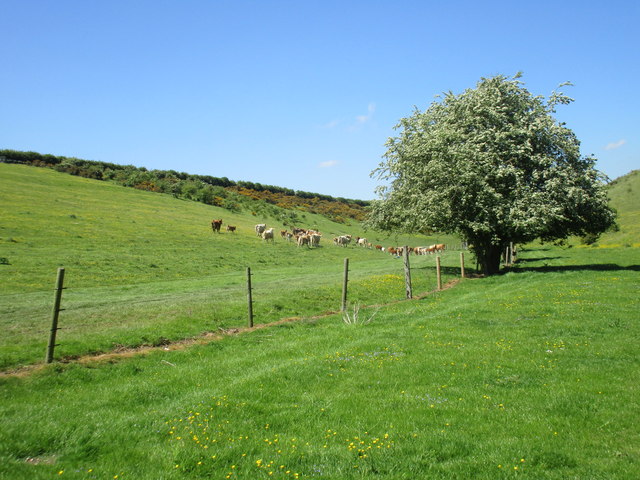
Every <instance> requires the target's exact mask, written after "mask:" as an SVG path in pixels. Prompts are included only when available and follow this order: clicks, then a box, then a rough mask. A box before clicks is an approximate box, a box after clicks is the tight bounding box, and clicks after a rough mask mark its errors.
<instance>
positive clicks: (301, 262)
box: [0, 163, 458, 368]
mask: <svg viewBox="0 0 640 480" xmlns="http://www.w3.org/2000/svg"><path fill="white" fill-rule="evenodd" d="M0 183H1V184H2V187H3V188H2V189H0V205H2V219H1V221H0V258H3V259H5V260H4V262H3V264H1V265H0V275H2V282H1V284H0V327H2V328H3V331H4V332H5V334H4V335H2V336H0V337H1V338H0V350H1V353H0V367H1V368H7V367H11V366H15V365H19V364H24V363H34V362H38V361H41V359H42V358H44V351H45V348H46V343H47V329H48V328H49V322H50V310H51V306H52V298H53V291H52V290H53V287H54V284H55V275H56V270H57V268H58V267H59V266H63V267H65V269H66V282H65V285H66V287H67V288H68V289H67V290H65V292H64V296H63V307H64V308H65V309H66V310H65V311H64V312H63V314H62V316H61V327H62V328H63V330H61V331H60V335H59V343H60V344H61V346H60V347H59V348H58V354H59V356H62V357H64V356H73V355H80V354H84V353H87V352H95V351H109V350H113V349H120V348H122V347H130V346H136V345H141V344H160V343H163V342H166V341H167V340H176V339H180V338H185V337H189V336H194V335H200V334H202V333H204V332H217V331H218V330H219V329H220V328H229V327H237V326H239V325H244V324H245V323H246V320H245V319H246V315H247V314H246V290H245V281H246V268H247V267H251V269H252V272H253V273H254V277H253V286H254V288H255V292H254V299H255V302H256V305H255V314H256V322H257V323H264V322H272V321H275V320H278V319H279V318H282V317H289V316H310V315H314V314H318V313H322V312H324V311H327V310H336V309H337V308H339V305H340V290H341V279H342V269H343V263H344V258H345V257H349V259H350V265H351V272H350V280H351V281H350V300H351V301H352V302H354V303H355V302H360V303H363V304H371V303H380V302H383V301H390V300H394V299H398V298H402V297H403V296H404V281H403V278H404V273H403V267H402V262H401V260H399V259H394V258H392V257H390V256H389V255H385V254H383V253H381V252H378V251H375V250H374V251H372V250H366V249H360V248H355V247H350V248H348V249H343V248H339V247H335V246H334V245H333V244H332V243H331V238H332V237H333V236H335V235H338V234H346V233H350V234H353V235H354V236H356V235H360V236H367V237H368V239H369V240H370V241H371V242H373V243H379V244H384V245H387V246H388V245H403V244H410V245H419V244H431V243H440V242H442V243H449V244H453V243H457V242H456V240H455V239H453V238H451V237H437V238H436V237H433V238H425V237H406V236H405V237H399V238H396V237H392V238H388V237H385V236H382V235H379V234H375V233H374V232H363V231H361V230H360V229H359V228H358V227H357V226H347V225H343V224H337V223H333V222H331V221H329V220H327V219H326V218H325V217H322V216H320V215H315V214H311V213H299V216H300V219H301V220H302V224H300V225H298V226H300V227H307V228H316V229H319V230H320V231H321V232H322V233H323V235H324V237H323V241H322V243H321V245H322V246H321V248H318V249H312V250H310V249H307V248H296V247H295V246H294V245H293V244H290V243H287V242H284V241H282V240H281V239H280V238H277V239H276V242H275V243H274V244H265V243H264V242H263V241H262V240H260V239H258V238H257V237H256V235H255V233H254V225H255V224H256V223H263V222H264V223H267V224H269V225H270V226H273V227H275V228H276V229H277V230H278V231H279V230H280V229H281V228H284V225H283V219H281V218H274V217H272V216H271V217H270V216H262V215H255V216H254V215H251V214H250V213H247V214H242V213H236V214H233V213H230V212H229V211H228V210H224V209H222V208H218V207H214V206H209V205H205V204H202V203H199V202H192V201H185V200H178V199H176V198H174V197H172V196H171V195H164V194H158V193H152V192H145V191H139V190H135V189H131V188H125V187H121V186H117V185H115V184H111V183H108V182H101V181H96V180H90V179H86V178H81V177H74V176H70V175H66V174H63V173H59V172H56V171H53V170H49V169H43V168H35V167H29V166H24V165H9V164H1V163H0ZM264 212H276V213H277V212H278V211H277V210H269V209H265V210H264ZM212 218H222V219H223V221H224V225H223V230H224V226H226V225H228V224H231V225H235V226H237V233H235V234H231V233H227V232H224V231H223V232H222V233H221V234H219V235H217V234H215V235H214V234H213V233H212V231H211V227H210V222H211V219H212ZM412 260H413V267H414V269H415V273H414V278H413V281H414V289H415V291H417V292H420V291H427V290H431V289H432V288H434V286H435V273H434V259H433V257H420V258H415V259H412ZM443 262H444V265H445V266H448V267H449V269H448V270H446V272H445V274H446V278H445V280H446V279H447V278H452V277H453V276H454V275H456V274H457V270H456V268H457V265H458V253H457V252H453V251H451V252H447V253H446V254H445V255H444V256H443ZM454 267H455V268H454Z"/></svg>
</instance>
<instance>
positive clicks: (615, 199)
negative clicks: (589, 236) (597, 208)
mask: <svg viewBox="0 0 640 480" xmlns="http://www.w3.org/2000/svg"><path fill="white" fill-rule="evenodd" d="M608 194H609V198H610V199H611V206H612V207H613V208H615V209H616V211H617V212H618V225H619V227H620V230H619V231H617V232H609V233H606V234H604V235H603V236H602V237H601V238H600V239H599V241H598V244H599V245H607V246H634V247H640V170H634V171H632V172H630V173H628V174H627V175H624V176H622V177H620V178H617V179H616V180H614V181H613V182H611V184H610V185H609V187H608Z"/></svg>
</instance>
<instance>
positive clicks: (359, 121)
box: [356, 103, 376, 125]
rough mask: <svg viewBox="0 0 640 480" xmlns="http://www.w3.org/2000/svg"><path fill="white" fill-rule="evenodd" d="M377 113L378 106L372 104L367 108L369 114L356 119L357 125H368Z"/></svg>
mask: <svg viewBox="0 0 640 480" xmlns="http://www.w3.org/2000/svg"><path fill="white" fill-rule="evenodd" d="M375 111H376V104H375V103H370V104H369V106H368V107H367V114H366V115H358V116H357V117H356V122H357V124H358V125H362V124H363V123H367V122H368V121H369V120H371V119H372V118H373V114H374V113H375Z"/></svg>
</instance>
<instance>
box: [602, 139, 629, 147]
mask: <svg viewBox="0 0 640 480" xmlns="http://www.w3.org/2000/svg"><path fill="white" fill-rule="evenodd" d="M625 143H627V141H626V140H625V139H622V140H618V141H617V142H612V143H609V144H608V145H607V146H606V147H604V149H605V150H615V149H616V148H620V147H621V146H623V145H624V144H625Z"/></svg>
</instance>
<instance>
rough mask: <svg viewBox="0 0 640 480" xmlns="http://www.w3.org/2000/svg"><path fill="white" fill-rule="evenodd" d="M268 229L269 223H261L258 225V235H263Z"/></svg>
mask: <svg viewBox="0 0 640 480" xmlns="http://www.w3.org/2000/svg"><path fill="white" fill-rule="evenodd" d="M266 229H267V225H266V224H264V223H259V224H258V225H256V235H258V236H259V237H261V236H262V233H263V232H264V231H265V230H266Z"/></svg>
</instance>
